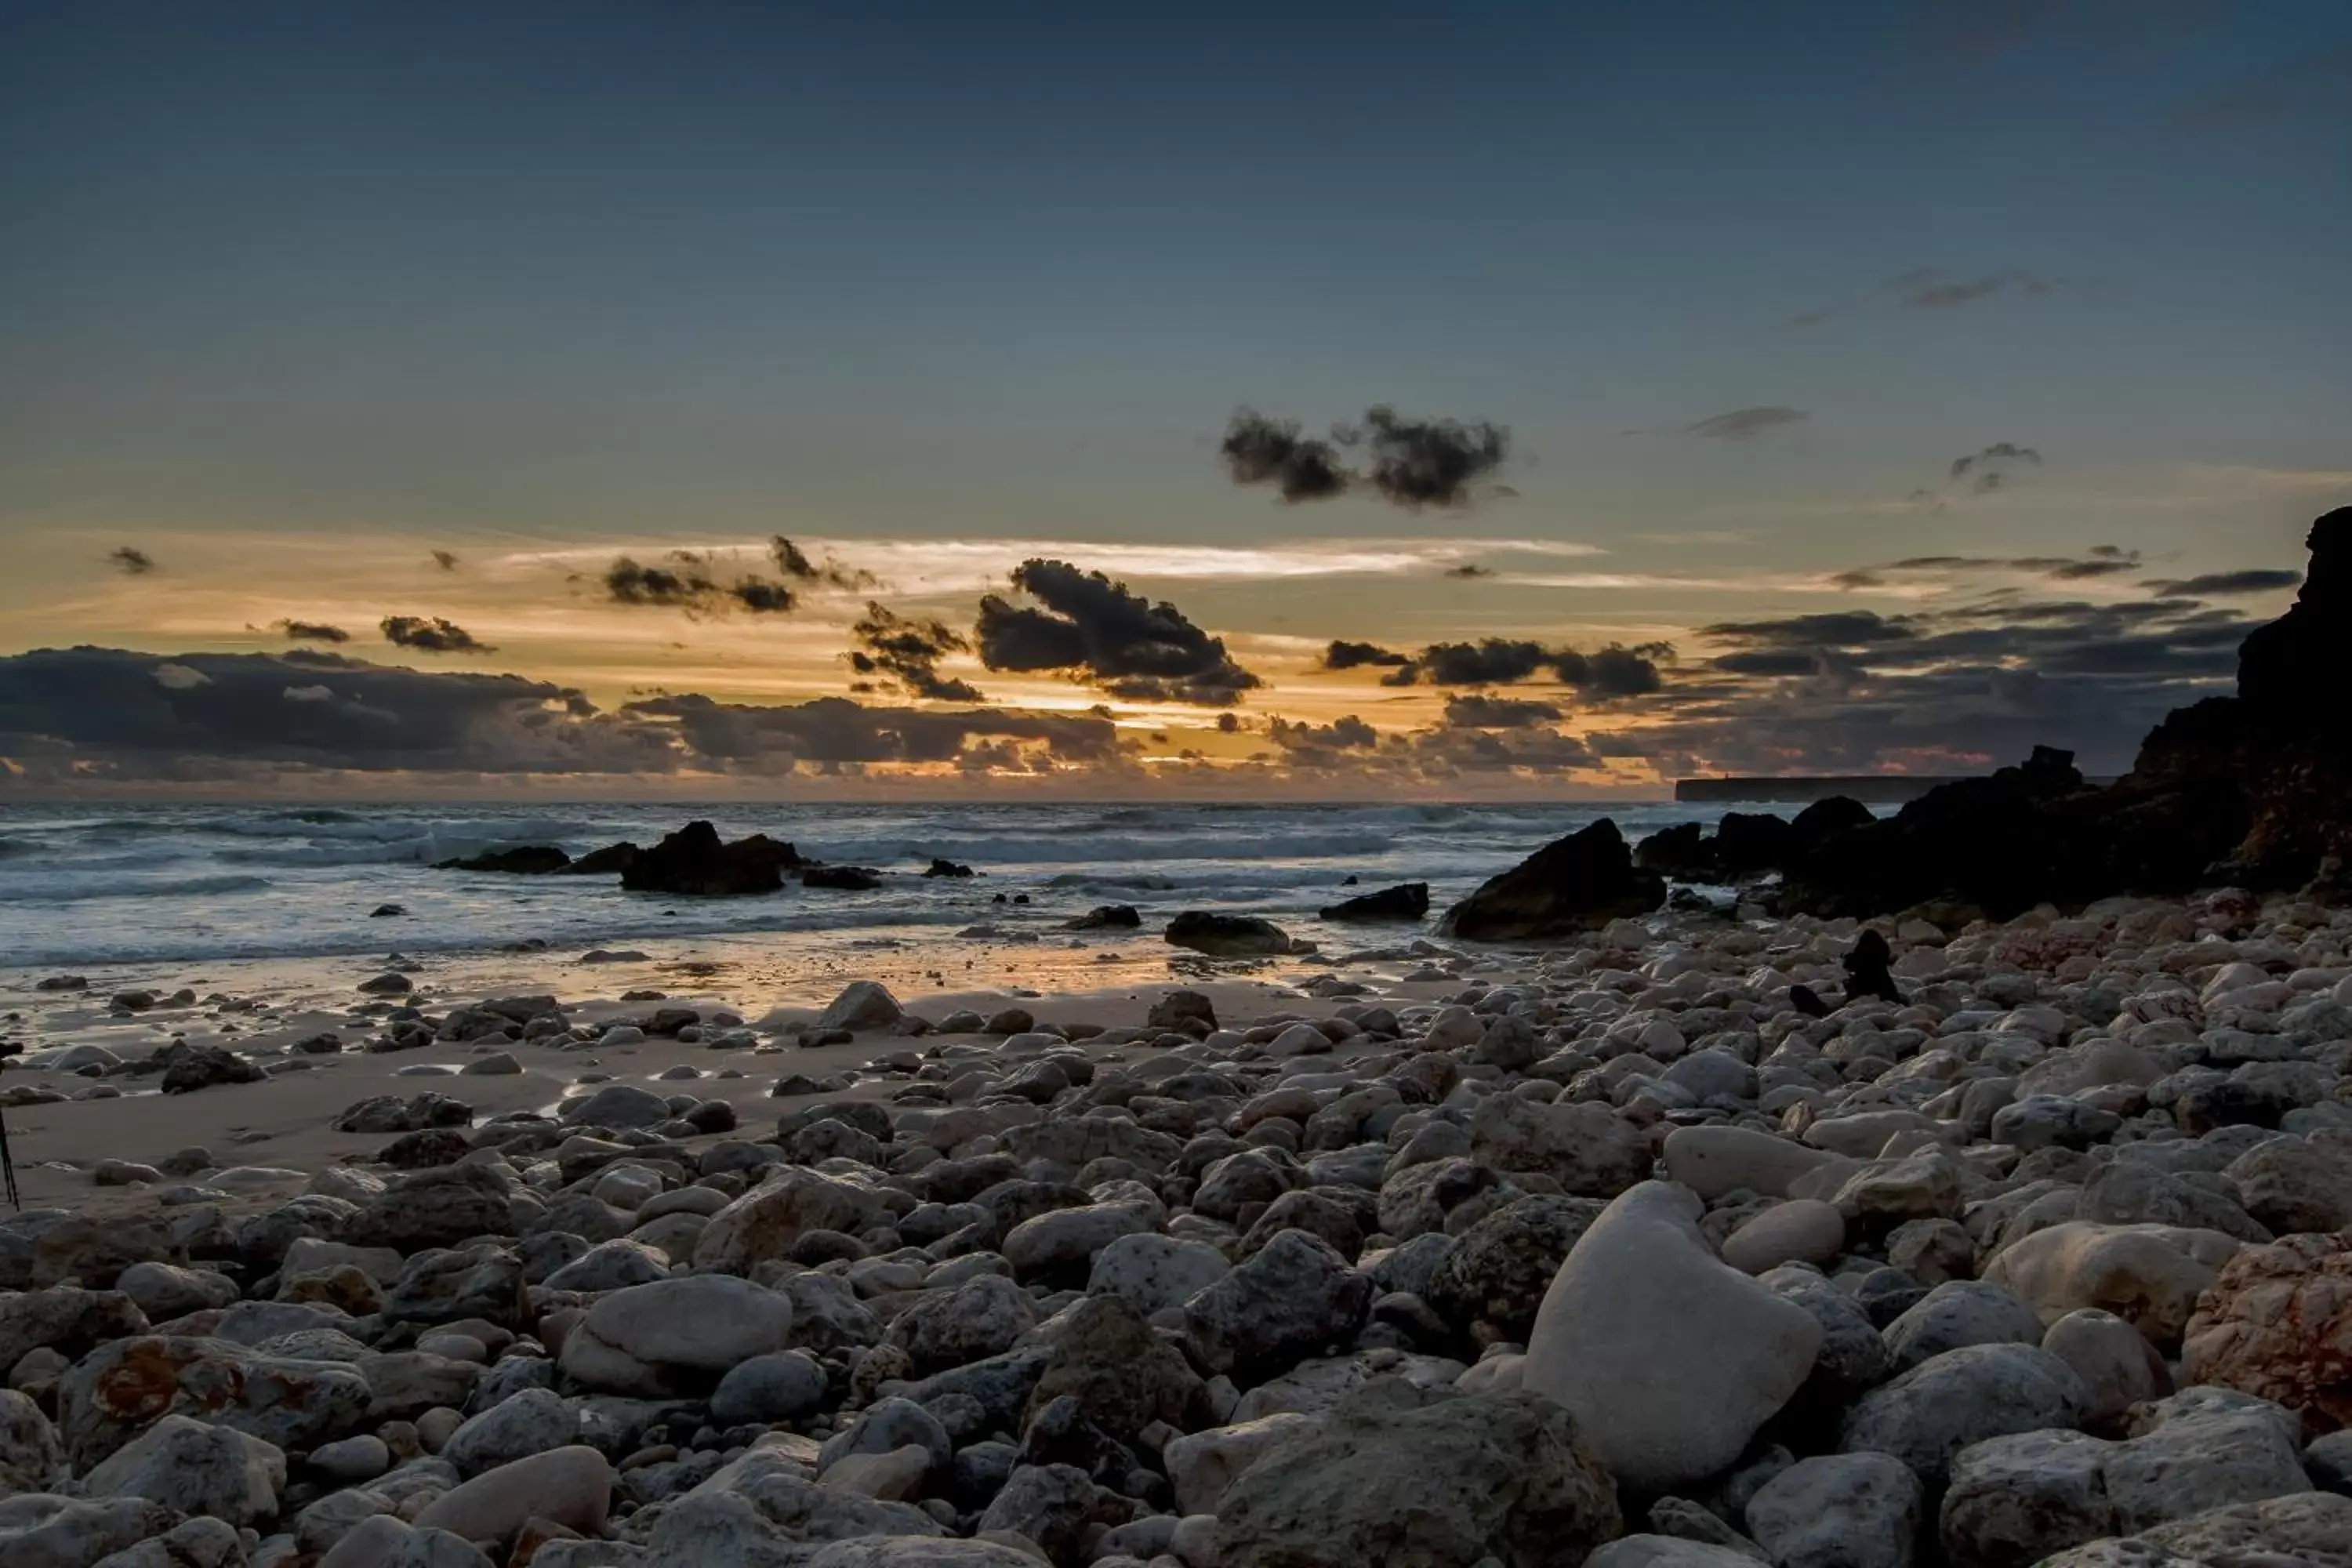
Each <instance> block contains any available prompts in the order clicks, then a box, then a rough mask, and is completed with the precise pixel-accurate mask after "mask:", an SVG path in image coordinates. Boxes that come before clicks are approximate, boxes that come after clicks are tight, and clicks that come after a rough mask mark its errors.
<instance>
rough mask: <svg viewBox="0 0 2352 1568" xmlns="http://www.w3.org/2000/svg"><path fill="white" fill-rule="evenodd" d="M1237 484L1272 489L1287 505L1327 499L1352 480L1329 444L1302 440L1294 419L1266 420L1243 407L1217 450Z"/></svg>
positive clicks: (1344, 488) (1310, 438)
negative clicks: (1267, 486)
mask: <svg viewBox="0 0 2352 1568" xmlns="http://www.w3.org/2000/svg"><path fill="white" fill-rule="evenodd" d="M1217 452H1218V455H1219V456H1221V457H1223V458H1224V460H1225V471H1226V472H1228V473H1229V474H1231V475H1232V476H1233V479H1234V483H1235V484H1237V485H1272V486H1274V487H1275V488H1276V490H1277V491H1278V492H1279V493H1280V495H1281V497H1282V499H1283V500H1286V501H1305V500H1329V499H1330V498H1331V497H1333V496H1336V495H1342V494H1345V493H1346V491H1347V489H1348V486H1349V482H1350V481H1351V480H1352V479H1353V478H1354V476H1353V475H1352V474H1350V473H1349V471H1348V469H1347V468H1346V467H1345V465H1343V464H1342V463H1341V462H1340V461H1339V448H1338V447H1334V446H1333V445H1332V444H1331V443H1330V442H1328V441H1321V440H1317V439H1314V438H1313V437H1302V436H1300V434H1299V429H1298V422H1297V420H1295V419H1269V418H1267V417H1266V416H1264V415H1262V414H1259V413H1257V412H1256V411H1255V410H1254V409H1248V408H1244V409H1241V410H1239V411H1238V412H1236V413H1235V414H1234V417H1233V421H1232V423H1230V424H1229V425H1227V426H1225V437H1224V439H1223V441H1222V442H1220V443H1219V444H1218V446H1217Z"/></svg>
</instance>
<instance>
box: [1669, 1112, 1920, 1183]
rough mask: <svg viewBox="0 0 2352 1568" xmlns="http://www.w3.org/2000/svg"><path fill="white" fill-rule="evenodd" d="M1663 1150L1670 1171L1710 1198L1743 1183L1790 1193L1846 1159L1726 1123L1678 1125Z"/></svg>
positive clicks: (1785, 1139)
mask: <svg viewBox="0 0 2352 1568" xmlns="http://www.w3.org/2000/svg"><path fill="white" fill-rule="evenodd" d="M1882 1142H1883V1141H1882ZM1664 1155H1665V1163H1666V1174H1667V1176H1669V1177H1670V1178H1671V1179H1673V1180H1675V1181H1676V1182H1679V1183H1681V1184H1683V1185H1684V1186H1686V1187H1688V1188H1690V1189H1691V1190H1692V1191H1693V1192H1695V1193H1696V1194H1698V1195H1699V1196H1701V1197H1703V1198H1706V1199H1709V1200H1713V1199H1716V1198H1719V1197H1722V1196H1723V1195H1724V1194H1727V1193H1731V1192H1737V1191H1738V1190H1739V1189H1740V1188H1742V1187H1745V1188H1747V1189H1748V1191H1749V1192H1752V1193H1758V1194H1762V1195H1763V1196H1765V1197H1771V1198H1785V1197H1787V1196H1788V1195H1789V1191H1790V1184H1793V1183H1794V1182H1795V1181H1796V1180H1797V1179H1798V1178H1799V1177H1800V1176H1803V1175H1806V1174H1808V1173H1811V1172H1813V1171H1817V1170H1819V1169H1821V1168H1822V1167H1823V1166H1825V1165H1836V1164H1839V1163H1841V1156H1839V1155H1836V1154H1833V1153H1831V1152H1828V1151H1826V1150H1822V1149H1811V1148H1807V1147H1806V1146H1805V1145H1804V1144H1802V1143H1799V1142H1793V1141H1792V1140H1790V1139H1787V1138H1780V1137H1776V1136H1774V1135H1773V1134H1772V1133H1769V1132H1763V1131H1758V1130H1756V1129H1755V1128H1752V1127H1734V1126H1729V1125H1723V1124H1718V1125H1716V1126H1710V1127H1677V1128H1675V1130H1674V1131H1672V1132H1669V1133H1667V1134H1666V1142H1665V1149H1664Z"/></svg>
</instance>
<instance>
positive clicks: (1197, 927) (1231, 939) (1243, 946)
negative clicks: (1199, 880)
mask: <svg viewBox="0 0 2352 1568" xmlns="http://www.w3.org/2000/svg"><path fill="white" fill-rule="evenodd" d="M1161 934H1162V935H1163V936H1164V937H1166V938H1167V940H1168V942H1169V943H1170V945H1171V946H1175V947H1189V948H1191V949H1192V951H1193V952H1205V953H1207V954H1208V955H1209V956H1210V957H1212V958H1264V957H1267V956H1269V955H1272V954H1276V953H1285V952H1298V951H1300V948H1299V945H1298V944H1297V942H1293V941H1292V940H1291V937H1290V933H1289V932H1287V931H1284V930H1283V929H1282V928H1281V927H1280V926H1278V925H1276V924H1275V923H1274V922H1273V921H1262V920H1258V919H1256V918H1255V917H1254V916H1251V915H1220V914H1212V913H1209V912H1207V911H1205V910H1185V911H1184V912H1183V913H1182V914H1180V915H1178V916H1177V917H1176V918H1175V919H1174V920H1172V921H1169V922H1168V929H1167V930H1166V931H1163V932H1162V933H1161ZM1310 951H1311V950H1310Z"/></svg>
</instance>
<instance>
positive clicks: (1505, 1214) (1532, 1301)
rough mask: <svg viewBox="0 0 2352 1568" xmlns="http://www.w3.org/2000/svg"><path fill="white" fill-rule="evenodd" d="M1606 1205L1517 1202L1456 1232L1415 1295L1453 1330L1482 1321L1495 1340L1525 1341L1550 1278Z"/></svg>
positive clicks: (1539, 1199)
mask: <svg viewBox="0 0 2352 1568" xmlns="http://www.w3.org/2000/svg"><path fill="white" fill-rule="evenodd" d="M1607 1206H1608V1205H1605V1204H1602V1203H1601V1202H1600V1201H1599V1200H1598V1199H1595V1198H1572V1197H1554V1196H1549V1195H1544V1196H1536V1197H1525V1198H1518V1199H1515V1200H1514V1201H1512V1202H1510V1203H1507V1204H1506V1205H1503V1206H1502V1207H1501V1208H1499V1209H1496V1211H1495V1212H1494V1213H1492V1214H1490V1215H1487V1216H1486V1218H1484V1219H1482V1220H1480V1221H1479V1222H1478V1223H1477V1224H1475V1225H1474V1226H1470V1227H1469V1228H1468V1229H1467V1230H1465V1231H1464V1232H1463V1233H1462V1234H1461V1235H1460V1236H1459V1237H1455V1238H1454V1244H1453V1245H1452V1246H1451V1247H1447V1248H1445V1250H1444V1258H1443V1259H1442V1260H1441V1261H1440V1262H1439V1263H1438V1265H1437V1267H1436V1268H1434V1269H1433V1270H1432V1271H1431V1273H1430V1277H1429V1283H1428V1285H1427V1286H1426V1288H1424V1289H1422V1290H1420V1291H1416V1292H1414V1294H1417V1295H1420V1296H1422V1297H1423V1299H1425V1300H1427V1301H1428V1303H1429V1304H1430V1306H1431V1307H1433V1308H1434V1309H1435V1310H1436V1311H1437V1313H1438V1315H1439V1316H1440V1317H1442V1318H1444V1320H1445V1321H1447V1322H1448V1323H1449V1324H1450V1325H1452V1326H1454V1328H1456V1329H1457V1330H1472V1329H1474V1326H1475V1325H1476V1324H1480V1323H1484V1324H1486V1328H1487V1331H1488V1332H1489V1333H1491V1335H1492V1336H1493V1337H1494V1338H1495V1339H1499V1340H1507V1341H1509V1342H1512V1343H1514V1344H1524V1343H1525V1342H1527V1338H1528V1331H1530V1330H1531V1329H1533V1328H1534V1326H1535V1321H1536V1313H1537V1311H1538V1310H1539V1309H1540V1308H1541V1307H1542V1305H1543V1300H1544V1295H1545V1293H1546V1292H1547V1291H1549V1289H1551V1282H1552V1279H1553V1277H1554V1276H1555V1275H1557V1274H1558V1273H1559V1267H1560V1265H1561V1264H1563V1263H1565V1262H1567V1261H1568V1255H1569V1253H1570V1251H1571V1250H1572V1249H1573V1248H1574V1247H1575V1246H1576V1244H1577V1242H1578V1241H1579V1240H1580V1239H1581V1238H1582V1237H1583V1236H1584V1233H1585V1232H1586V1231H1588V1230H1590V1229H1591V1228H1592V1223H1593V1221H1595V1220H1597V1219H1599V1218H1600V1217H1601V1215H1602V1213H1603V1212H1605V1210H1606V1208H1607Z"/></svg>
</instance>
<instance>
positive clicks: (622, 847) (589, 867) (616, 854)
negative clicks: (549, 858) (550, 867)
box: [563, 839, 645, 877]
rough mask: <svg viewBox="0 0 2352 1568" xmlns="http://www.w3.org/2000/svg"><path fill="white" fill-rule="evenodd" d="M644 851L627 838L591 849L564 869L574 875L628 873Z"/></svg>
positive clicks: (605, 875)
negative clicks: (600, 847)
mask: <svg viewBox="0 0 2352 1568" xmlns="http://www.w3.org/2000/svg"><path fill="white" fill-rule="evenodd" d="M644 853H645V851H644V850H642V849H640V848H638V847H636V846H635V844H632V843H630V842H629V841H628V840H627V839H623V840H622V841H621V842H620V843H618V844H607V845H605V846H604V847H603V848H602V849H591V850H590V851H588V853H587V854H585V855H583V856H582V857H580V858H578V859H577V860H574V861H573V862H572V864H571V865H569V866H566V867H565V868H563V869H564V873H565V874H566V875H567V876H572V877H609V876H612V875H614V874H615V873H619V874H622V875H626V874H627V872H628V869H629V868H630V867H632V866H634V865H635V864H636V863H637V857H638V856H640V855H642V854H644Z"/></svg>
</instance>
